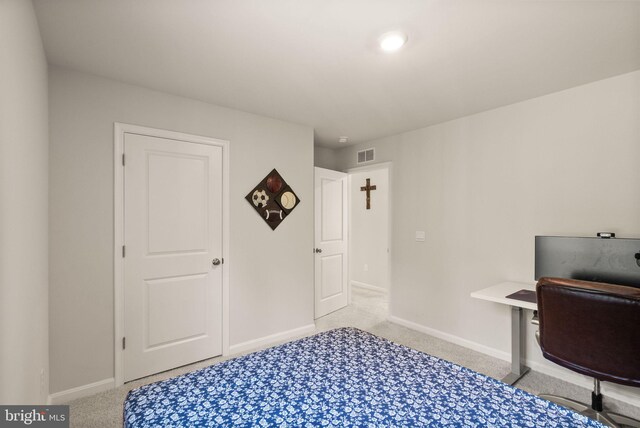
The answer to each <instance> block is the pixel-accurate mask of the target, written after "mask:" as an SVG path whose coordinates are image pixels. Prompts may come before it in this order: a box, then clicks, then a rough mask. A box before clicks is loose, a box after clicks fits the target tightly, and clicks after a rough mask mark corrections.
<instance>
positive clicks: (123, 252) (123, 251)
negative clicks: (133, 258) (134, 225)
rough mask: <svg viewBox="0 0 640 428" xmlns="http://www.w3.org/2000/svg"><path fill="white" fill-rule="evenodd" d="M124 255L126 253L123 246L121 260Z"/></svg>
mask: <svg viewBox="0 0 640 428" xmlns="http://www.w3.org/2000/svg"><path fill="white" fill-rule="evenodd" d="M125 253H126V251H125V246H124V245H123V246H122V258H124V255H125Z"/></svg>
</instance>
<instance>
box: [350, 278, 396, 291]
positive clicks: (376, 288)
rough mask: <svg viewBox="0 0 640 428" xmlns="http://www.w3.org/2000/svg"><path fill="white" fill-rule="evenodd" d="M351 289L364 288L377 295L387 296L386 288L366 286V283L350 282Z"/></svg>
mask: <svg viewBox="0 0 640 428" xmlns="http://www.w3.org/2000/svg"><path fill="white" fill-rule="evenodd" d="M350 282H351V286H352V287H357V288H364V289H367V290H373V291H377V292H378V293H383V294H387V293H388V290H387V289H386V288H382V287H378V286H377V285H371V284H367V283H366V282H360V281H350Z"/></svg>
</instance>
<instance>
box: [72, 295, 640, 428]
mask: <svg viewBox="0 0 640 428" xmlns="http://www.w3.org/2000/svg"><path fill="white" fill-rule="evenodd" d="M387 307H388V302H387V297H386V295H384V294H382V293H378V292H375V291H370V290H365V289H361V288H355V287H354V288H353V292H352V304H351V305H350V306H348V307H346V308H344V309H341V310H339V311H336V312H333V313H331V314H329V315H327V316H325V317H323V318H320V319H318V320H316V327H317V332H320V331H326V330H331V329H333V328H338V327H357V328H359V329H361V330H365V331H368V332H371V333H373V334H376V335H378V336H381V337H385V338H387V339H389V340H392V341H394V342H396V343H400V344H402V345H405V346H408V347H411V348H414V349H418V350H420V351H423V352H426V353H428V354H431V355H434V356H437V357H440V358H443V359H446V360H448V361H452V362H454V363H457V364H460V365H463V366H465V367H469V368H471V369H473V370H475V371H477V372H480V373H483V374H485V375H487V376H491V377H493V378H496V379H501V378H502V377H503V376H505V375H506V374H507V373H508V372H509V369H510V365H509V363H507V362H505V361H502V360H498V359H496V358H493V357H489V356H487V355H485V354H481V353H479V352H475V351H472V350H470V349H467V348H464V347H461V346H458V345H454V344H452V343H449V342H446V341H444V340H440V339H437V338H435V337H432V336H428V335H426V334H423V333H418V332H416V331H414V330H410V329H408V328H405V327H402V326H399V325H396V324H393V323H390V322H388V321H387ZM313 334H315V333H313ZM272 346H273V345H272ZM256 350H257V349H256ZM235 356H237V355H233V356H229V357H225V358H222V357H218V358H212V359H209V360H205V361H201V362H199V363H195V364H191V365H188V366H185V367H181V368H178V369H174V370H170V371H167V372H164V373H160V374H157V375H154V376H150V377H147V378H144V379H140V380H137V381H134V382H130V383H127V384H125V385H124V386H122V387H119V388H116V389H113V390H110V391H105V392H103V393H100V394H96V395H93V396H91V397H86V398H81V399H78V400H76V401H73V402H71V403H69V404H70V411H71V417H70V419H71V427H91V428H94V427H95V428H100V427H122V409H123V403H124V400H125V398H126V396H127V393H128V392H129V390H131V389H134V388H137V387H139V386H141V385H145V384H147V383H152V382H157V381H159V380H164V379H168V378H171V377H174V376H178V375H181V374H184V373H187V372H190V371H193V370H196V369H200V368H202V367H206V366H209V365H211V364H215V363H218V362H220V361H224V360H226V359H229V358H233V357H235ZM517 386H518V387H519V388H522V389H524V390H525V391H528V392H531V393H533V394H540V393H542V392H545V393H552V394H557V395H561V396H565V397H569V398H573V399H575V400H578V401H582V402H587V401H589V400H590V399H591V393H590V391H589V390H587V389H584V388H580V387H577V386H575V385H573V384H570V383H568V382H564V381H562V380H559V379H556V378H553V377H550V376H546V375H543V374H541V373H536V372H530V373H528V374H527V375H525V377H524V378H522V379H521V380H520V381H519V383H518V384H517ZM605 400H606V401H605V405H606V406H607V407H608V408H609V409H611V410H613V411H616V412H619V413H622V414H625V415H628V416H631V417H634V418H640V407H636V406H631V405H629V404H626V403H621V402H618V401H616V400H613V399H609V398H605Z"/></svg>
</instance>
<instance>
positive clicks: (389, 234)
mask: <svg viewBox="0 0 640 428" xmlns="http://www.w3.org/2000/svg"><path fill="white" fill-rule="evenodd" d="M380 169H386V170H387V178H388V180H389V181H388V186H389V195H388V200H387V246H388V247H387V248H388V252H387V285H388V289H387V296H388V297H389V306H391V288H392V284H391V278H392V275H391V269H392V268H393V267H392V266H391V252H392V241H391V238H392V233H393V230H392V226H393V219H392V216H393V210H392V209H391V207H392V206H393V192H392V190H393V182H392V180H393V178H392V177H393V174H392V169H393V162H379V163H372V164H369V165H365V166H358V167H354V168H348V169H347V170H346V173H347V179H348V181H349V189H348V191H349V196H348V197H349V212H351V203H352V201H353V195H352V192H351V185H352V181H351V179H352V175H353V174H354V173H357V172H366V171H377V170H380ZM349 222H351V216H349ZM351 243H352V238H351V223H349V245H348V251H349V256H351V251H352V248H351ZM349 304H351V269H349Z"/></svg>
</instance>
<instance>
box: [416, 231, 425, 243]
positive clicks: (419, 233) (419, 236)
mask: <svg viewBox="0 0 640 428" xmlns="http://www.w3.org/2000/svg"><path fill="white" fill-rule="evenodd" d="M424 240H425V233H424V230H416V241H418V242H424Z"/></svg>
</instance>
